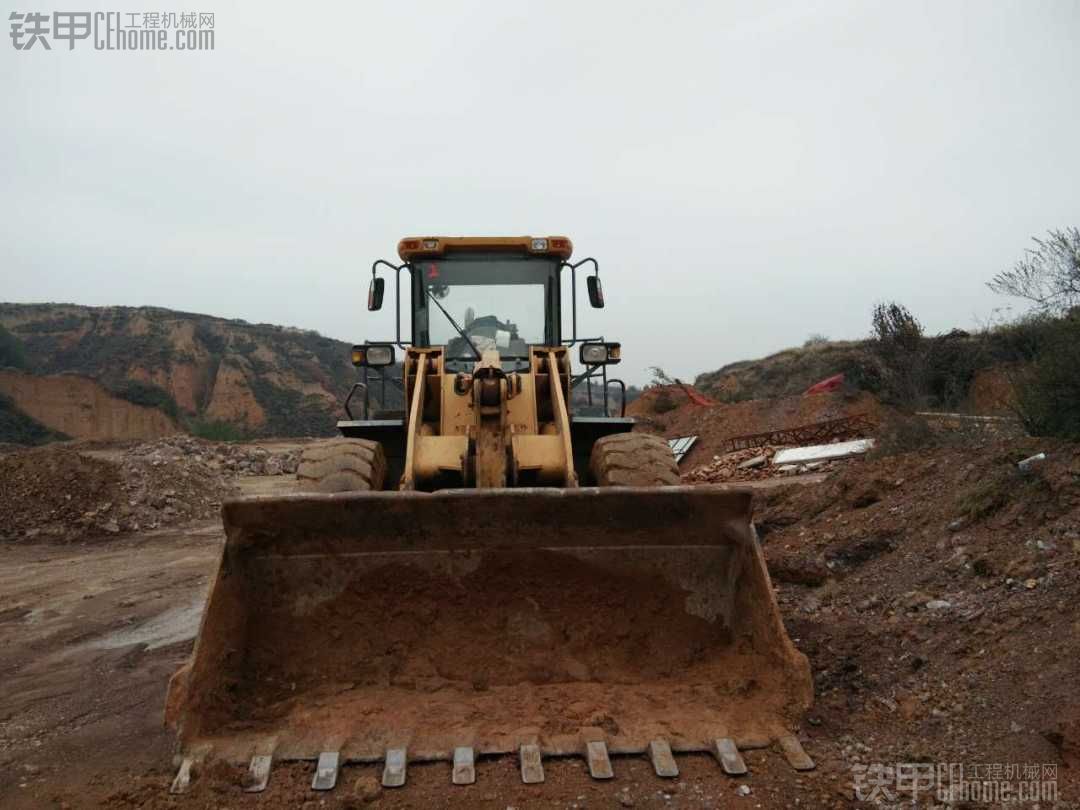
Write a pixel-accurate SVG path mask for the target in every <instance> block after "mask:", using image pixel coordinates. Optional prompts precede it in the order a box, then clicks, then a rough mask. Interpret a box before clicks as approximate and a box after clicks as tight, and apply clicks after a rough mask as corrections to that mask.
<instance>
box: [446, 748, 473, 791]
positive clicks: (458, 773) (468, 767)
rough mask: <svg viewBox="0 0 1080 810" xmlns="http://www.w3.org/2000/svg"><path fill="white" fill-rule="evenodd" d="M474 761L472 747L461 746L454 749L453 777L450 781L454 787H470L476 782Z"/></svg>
mask: <svg viewBox="0 0 1080 810" xmlns="http://www.w3.org/2000/svg"><path fill="white" fill-rule="evenodd" d="M474 759H475V756H474V754H473V749H472V746H468V745H462V746H459V747H457V748H455V749H454V775H453V776H452V777H451V779H452V780H453V782H454V784H455V785H471V784H473V783H474V782H475V781H476V766H475V764H474Z"/></svg>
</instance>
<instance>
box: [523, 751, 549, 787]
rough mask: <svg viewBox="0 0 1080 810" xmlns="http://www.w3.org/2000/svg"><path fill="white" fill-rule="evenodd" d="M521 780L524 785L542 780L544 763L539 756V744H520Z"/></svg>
mask: <svg viewBox="0 0 1080 810" xmlns="http://www.w3.org/2000/svg"><path fill="white" fill-rule="evenodd" d="M520 757H521V781H522V782H524V783H525V784H526V785H535V784H539V783H540V782H543V781H544V763H543V761H542V760H541V758H540V746H539V745H535V744H531V743H530V744H528V745H523V746H521V751H520Z"/></svg>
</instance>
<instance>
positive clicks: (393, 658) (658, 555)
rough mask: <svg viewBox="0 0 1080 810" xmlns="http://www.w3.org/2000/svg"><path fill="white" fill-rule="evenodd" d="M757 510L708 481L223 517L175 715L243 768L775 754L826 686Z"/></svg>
mask: <svg viewBox="0 0 1080 810" xmlns="http://www.w3.org/2000/svg"><path fill="white" fill-rule="evenodd" d="M750 509H751V496H750V493H749V492H747V491H742V490H726V489H722V488H714V487H665V488H657V489H636V488H599V489H598V488H582V489H512V490H448V491H441V492H437V493H434V494H425V493H414V492H371V493H349V494H341V495H315V494H312V495H295V496H285V497H260V498H248V499H242V500H234V501H231V502H228V503H226V504H225V507H224V510H223V511H224V517H225V528H226V538H227V539H226V543H225V547H224V550H223V553H222V560H221V565H220V569H219V571H218V573H217V576H216V579H215V581H214V582H213V585H212V587H211V592H210V597H209V601H208V603H207V606H206V610H205V613H204V615H203V619H202V625H201V627H200V630H199V636H198V638H197V640H196V644H195V649H194V652H193V654H192V659H191V661H190V662H189V663H188V664H187V665H186V666H185V667H184V668H183V669H181V670H180V671H179V672H178V673H177V674H176V675H175V676H174V678H173V680H172V682H171V683H170V687H169V700H168V706H167V710H166V714H167V717H166V719H167V720H168V721H169V722H170V723H171V724H172V725H174V726H175V727H176V728H177V730H178V734H179V739H180V747H181V751H182V753H183V754H184V756H189V757H190V756H195V757H203V756H208V755H209V756H213V757H215V758H222V759H225V760H228V761H232V762H236V763H241V762H247V761H248V760H249V759H250V758H251V757H252V756H253V755H257V754H261V755H268V754H269V755H272V756H273V757H274V758H275V759H315V758H317V757H319V755H320V754H321V753H322V752H336V753H337V754H338V756H339V757H340V761H342V762H347V761H369V762H370V761H377V760H381V759H383V758H384V757H385V756H386V753H387V751H388V750H390V749H406V750H407V752H408V759H409V761H424V760H453V758H454V751H455V749H458V748H460V747H462V746H468V747H470V748H471V749H473V750H474V751H475V752H476V754H477V755H484V754H498V753H506V752H518V751H519V749H520V747H521V746H522V745H529V746H533V745H535V746H538V747H539V749H540V753H541V754H542V755H544V756H550V755H568V754H581V753H582V751H583V750H584V747H585V743H586V742H589V741H592V740H597V739H600V740H603V741H604V742H606V744H607V746H608V749H609V750H610V751H611V752H612V753H637V752H643V751H646V750H647V749H648V748H649V745H650V742H651V741H653V740H658V739H660V740H666V741H667V742H668V743H669V744H670V748H671V749H672V750H673V751H676V752H679V751H699V750H700V751H704V750H713V748H714V745H715V741H716V740H717V739H720V738H726V739H728V740H734V741H736V742H737V743H738V745H739V747H755V746H763V745H768V744H769V743H770V742H773V741H776V740H778V739H781V738H782V737H785V735H789V734H790V733H791V732H790V729H791V728H792V727H793V726H794V725H795V724H796V723H797V721H798V719H799V717H800V716H801V714H802V713H803V712H804V711H805V710H806V709H807V708H808V706H809V703H810V700H811V694H812V687H811V680H810V671H809V666H808V664H807V660H806V658H805V657H804V656H803V655H802V654H801V653H799V652H798V651H797V650H796V649H795V647H794V646H793V645H792V643H791V641H790V640H789V638H788V636H787V634H786V633H785V631H784V627H783V624H782V623H781V620H780V616H779V613H778V610H777V606H776V601H775V599H774V597H773V593H772V588H771V586H770V583H769V577H768V574H767V572H766V569H765V565H764V562H763V557H762V554H761V550H760V549H759V547H758V544H757V541H756V538H755V535H754V532H753V529H752V526H751V523H750ZM335 761H337V758H335Z"/></svg>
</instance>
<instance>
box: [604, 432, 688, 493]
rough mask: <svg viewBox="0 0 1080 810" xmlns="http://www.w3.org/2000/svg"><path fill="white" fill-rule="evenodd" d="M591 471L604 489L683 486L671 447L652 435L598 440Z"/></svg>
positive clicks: (621, 434) (634, 434)
mask: <svg viewBox="0 0 1080 810" xmlns="http://www.w3.org/2000/svg"><path fill="white" fill-rule="evenodd" d="M589 471H590V472H591V473H592V477H593V480H594V481H595V482H596V485H597V486H600V487H669V486H675V485H677V484H679V483H681V479H680V477H679V468H678V466H677V465H676V463H675V456H674V455H673V454H672V452H671V447H670V446H669V445H668V443H667V442H666V441H665V440H664V439H661V438H660V437H659V436H653V435H652V434H650V433H617V434H615V435H614V436H605V437H604V438H602V439H598V440H597V442H596V444H594V445H593V449H592V454H591V456H590V457H589Z"/></svg>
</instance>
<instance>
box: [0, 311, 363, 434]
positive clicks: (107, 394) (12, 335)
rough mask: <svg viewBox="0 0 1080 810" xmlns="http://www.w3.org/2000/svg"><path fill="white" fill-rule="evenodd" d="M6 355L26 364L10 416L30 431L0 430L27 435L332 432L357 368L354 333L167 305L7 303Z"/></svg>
mask: <svg viewBox="0 0 1080 810" xmlns="http://www.w3.org/2000/svg"><path fill="white" fill-rule="evenodd" d="M0 366H8V367H14V368H15V369H20V370H21V371H22V372H23V373H22V374H21V375H20V374H16V373H15V372H13V371H8V372H5V374H4V375H3V378H2V380H0V395H3V396H4V397H6V401H5V402H4V403H3V405H4V412H5V414H4V415H5V419H4V420H0V425H8V424H15V423H17V424H18V425H20V426H21V427H20V431H21V434H22V436H21V438H20V436H11V435H0V441H17V442H23V443H26V437H27V436H28V435H31V434H32V435H35V436H38V437H48V436H49V431H50V430H51V431H52V432H53V434H55V433H60V434H64V435H68V436H72V437H87V438H156V437H158V436H162V435H166V434H168V433H171V432H175V431H176V430H178V429H179V430H187V431H190V432H192V433H195V434H197V435H204V436H208V437H214V438H239V437H242V436H272V435H276V436H304V435H311V436H318V435H332V434H333V432H334V423H335V421H336V420H337V419H338V418H339V417H340V415H341V402H342V400H343V399H344V397H345V395H346V394H347V393H348V391H349V388H350V386H351V385H352V384H353V382H355V381H356V379H357V375H356V370H355V369H354V368H353V367H352V365H351V364H350V362H349V344H347V343H344V342H342V341H338V340H333V339H331V338H327V337H323V336H321V335H319V334H318V333H317V332H313V331H303V330H300V329H292V328H288V327H281V326H272V325H269V324H250V323H247V322H245V321H240V320H225V319H223V318H214V317H210V316H208V315H196V314H192V313H186V312H175V311H172V310H167V309H160V308H156V307H138V308H132V307H85V306H78V305H73V304H0ZM70 374H74V375H78V376H77V377H71V376H68V375H70ZM26 375H34V378H28V377H27V376H26ZM55 375H64V376H61V377H57V376H55ZM76 389H77V390H76ZM148 412H149V413H148ZM28 425H29V426H30V427H27V426H28ZM34 426H36V427H34Z"/></svg>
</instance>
